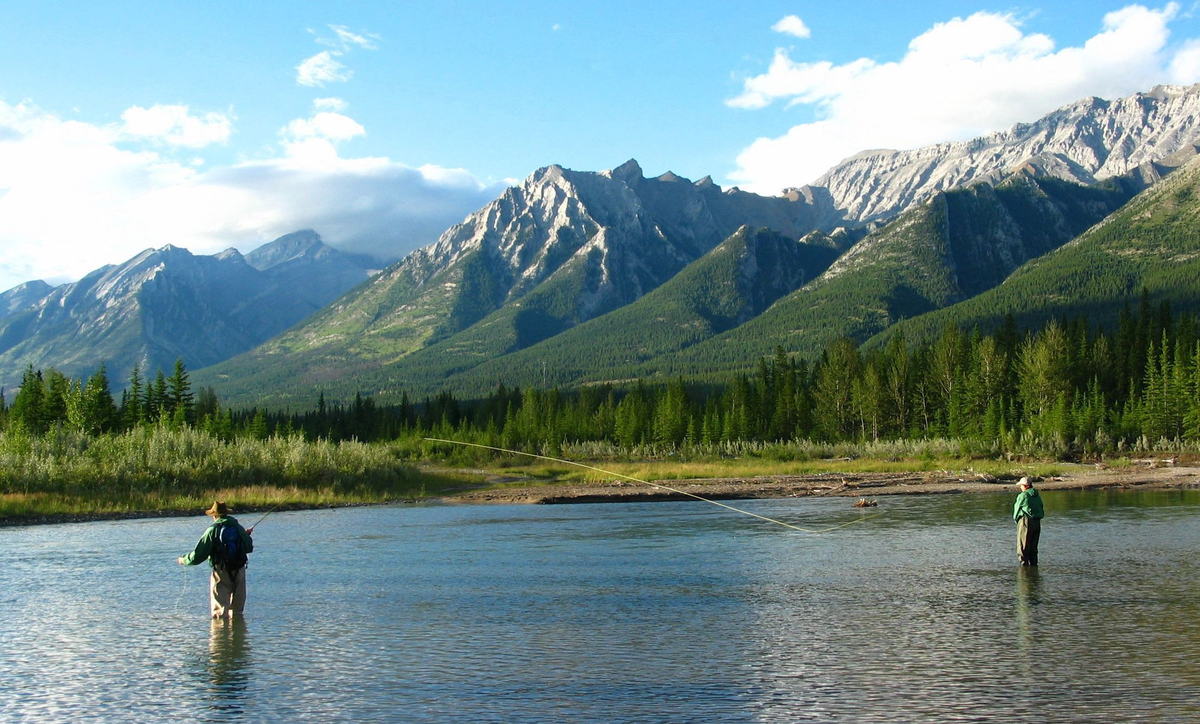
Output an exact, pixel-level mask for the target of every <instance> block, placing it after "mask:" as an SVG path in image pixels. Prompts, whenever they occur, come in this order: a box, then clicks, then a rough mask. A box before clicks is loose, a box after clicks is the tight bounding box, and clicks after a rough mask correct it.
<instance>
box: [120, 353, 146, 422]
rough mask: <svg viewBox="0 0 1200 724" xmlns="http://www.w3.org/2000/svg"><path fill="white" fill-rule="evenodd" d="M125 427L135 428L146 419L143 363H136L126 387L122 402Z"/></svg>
mask: <svg viewBox="0 0 1200 724" xmlns="http://www.w3.org/2000/svg"><path fill="white" fill-rule="evenodd" d="M122 408H123V410H122V417H123V418H124V422H125V427H127V428H130V429H132V428H134V427H137V426H138V425H140V424H142V423H143V422H145V421H146V408H145V400H144V393H143V391H142V365H141V364H140V363H135V364H134V365H133V371H132V372H130V373H129V387H127V388H126V389H125V397H124V402H123V404H122Z"/></svg>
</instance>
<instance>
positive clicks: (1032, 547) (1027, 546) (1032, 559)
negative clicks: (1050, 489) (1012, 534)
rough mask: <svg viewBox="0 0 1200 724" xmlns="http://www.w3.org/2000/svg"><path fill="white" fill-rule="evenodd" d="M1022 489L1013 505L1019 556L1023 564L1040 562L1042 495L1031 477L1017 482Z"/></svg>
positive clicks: (1034, 564)
mask: <svg viewBox="0 0 1200 724" xmlns="http://www.w3.org/2000/svg"><path fill="white" fill-rule="evenodd" d="M1017 488H1018V489H1019V490H1020V491H1021V492H1020V493H1018V494H1017V502H1016V503H1015V504H1014V505H1013V520H1015V521H1017V558H1019V559H1020V561H1021V565H1023V566H1036V565H1037V564H1038V539H1039V538H1041V537H1042V517H1043V516H1044V515H1045V510H1044V509H1043V508H1042V496H1040V495H1038V491H1036V490H1034V488H1033V484H1032V483H1030V482H1029V478H1021V480H1020V481H1019V482H1017Z"/></svg>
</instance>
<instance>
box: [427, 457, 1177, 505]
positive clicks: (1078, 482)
mask: <svg viewBox="0 0 1200 724" xmlns="http://www.w3.org/2000/svg"><path fill="white" fill-rule="evenodd" d="M1033 480H1034V481H1035V484H1036V486H1037V487H1038V488H1040V489H1042V490H1086V489H1096V488H1125V489H1142V490H1167V489H1181V488H1200V467H1175V466H1168V467H1149V466H1135V467H1126V468H1120V469H1117V470H1084V469H1081V470H1080V472H1078V473H1072V474H1069V475H1063V476H1061V477H1052V478H1045V479H1041V478H1036V477H1035V478H1033ZM519 482H520V481H519V480H516V479H513V478H503V477H500V476H494V477H492V478H491V479H489V480H488V483H489V484H491V485H499V484H504V485H505V486H506V487H502V488H490V489H480V490H473V491H465V492H463V493H460V494H457V495H454V496H451V497H447V498H445V499H444V500H446V501H447V502H453V503H501V504H503V503H508V504H512V503H530V504H546V505H549V504H555V503H619V502H632V501H652V500H686V499H688V498H689V496H688V495H686V494H687V493H690V494H692V495H698V496H701V497H705V498H712V499H714V500H739V499H743V500H744V499H750V498H795V497H804V496H821V495H830V496H842V497H847V498H874V497H877V496H883V495H918V494H949V493H986V492H1008V493H1011V492H1013V491H1014V487H1013V484H1014V481H1012V480H1000V479H997V478H993V477H991V476H986V475H981V474H974V473H962V472H957V473H956V472H946V471H937V472H929V473H854V474H844V475H843V474H838V473H820V474H816V475H769V476H763V477H751V478H705V479H698V480H666V481H654V483H653V484H642V483H635V482H628V481H624V480H613V481H611V482H607V483H594V484H588V485H570V484H562V485H558V484H554V485H535V484H530V485H528V486H520V485H519ZM515 484H516V485H515ZM655 486H665V487H655ZM666 488H673V489H674V490H668V489H666ZM675 491H681V492H675Z"/></svg>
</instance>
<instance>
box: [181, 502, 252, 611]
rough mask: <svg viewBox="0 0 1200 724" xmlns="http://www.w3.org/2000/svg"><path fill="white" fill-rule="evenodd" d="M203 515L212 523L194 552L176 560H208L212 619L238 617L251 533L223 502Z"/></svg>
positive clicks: (243, 597) (191, 563)
mask: <svg viewBox="0 0 1200 724" xmlns="http://www.w3.org/2000/svg"><path fill="white" fill-rule="evenodd" d="M204 512H205V514H206V515H210V516H212V519H213V523H212V525H210V526H209V527H208V529H207V530H205V531H204V534H203V535H201V536H200V542H198V543H197V544H196V549H195V550H193V551H192V552H191V553H188V554H187V555H186V556H180V557H179V564H180V565H181V566H196V565H199V564H201V563H203V562H204V561H205V560H207V561H208V562H209V563H210V564H211V565H212V579H211V580H210V581H209V586H208V592H209V600H210V603H211V604H212V615H213V618H233V617H234V616H235V615H236V616H241V615H242V610H243V609H244V608H245V606H246V554H248V553H250V552H251V551H253V550H254V540H253V539H252V538H251V537H250V531H247V530H246V529H245V528H243V527H242V526H241V524H240V523H238V522H237V519H236V518H234V517H232V516H230V515H229V506H228V505H226V504H225V503H224V502H223V501H220V500H218V501H215V502H214V503H213V505H212V507H211V508H209V509H208V510H206V511H204ZM251 530H253V529H251ZM231 549H232V550H231Z"/></svg>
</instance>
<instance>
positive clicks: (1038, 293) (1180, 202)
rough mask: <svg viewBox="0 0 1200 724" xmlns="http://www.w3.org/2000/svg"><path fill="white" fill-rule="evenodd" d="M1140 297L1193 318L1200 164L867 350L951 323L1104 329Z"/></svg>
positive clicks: (1198, 272) (1199, 267)
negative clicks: (1074, 320) (1064, 323)
mask: <svg viewBox="0 0 1200 724" xmlns="http://www.w3.org/2000/svg"><path fill="white" fill-rule="evenodd" d="M1143 290H1145V291H1147V292H1148V293H1149V301H1150V303H1151V305H1153V306H1155V307H1157V306H1158V305H1160V304H1161V303H1162V302H1168V303H1169V304H1170V305H1171V307H1172V308H1173V309H1174V310H1175V311H1177V312H1178V311H1185V310H1193V311H1196V310H1200V158H1197V159H1195V160H1193V161H1191V162H1189V163H1188V164H1187V165H1186V166H1184V167H1183V168H1181V169H1179V170H1178V171H1176V172H1175V173H1173V174H1171V175H1170V176H1169V177H1167V178H1166V179H1165V180H1163V181H1162V182H1160V183H1159V184H1157V185H1155V186H1152V187H1151V188H1149V189H1147V190H1146V191H1143V192H1142V193H1141V194H1139V195H1138V196H1137V197H1136V198H1134V199H1133V200H1132V201H1130V202H1129V203H1128V204H1126V205H1125V206H1124V207H1123V208H1121V209H1120V210H1119V211H1117V212H1116V213H1114V214H1113V215H1112V216H1110V217H1109V218H1107V219H1105V220H1104V222H1103V223H1101V224H1098V225H1096V226H1095V227H1094V228H1092V229H1089V230H1088V231H1087V233H1085V234H1083V235H1081V236H1080V237H1079V238H1077V239H1075V240H1074V241H1072V242H1071V243H1069V244H1067V245H1065V246H1063V247H1062V248H1060V249H1058V250H1057V251H1055V252H1053V253H1050V254H1047V255H1045V256H1043V257H1041V258H1038V259H1034V260H1033V261H1030V262H1029V263H1028V264H1025V265H1024V266H1022V267H1021V268H1020V269H1018V270H1016V271H1015V272H1014V273H1013V274H1012V275H1011V276H1010V277H1009V278H1008V279H1007V280H1006V281H1005V282H1004V283H1003V284H1001V285H1000V286H998V287H996V288H995V289H992V290H990V291H988V292H986V293H984V294H981V295H979V296H978V297H975V298H973V299H969V300H966V301H963V302H961V303H959V304H955V305H953V306H950V307H947V308H946V309H943V310H939V311H937V312H934V313H931V314H927V315H924V316H922V317H919V318H915V319H911V320H908V321H906V322H903V323H901V324H899V325H896V327H894V328H893V329H891V330H888V331H887V332H886V333H885V334H883V335H880V337H879V338H878V339H876V340H873V343H883V341H885V340H886V339H887V338H888V337H890V335H891V334H893V333H898V332H903V334H904V335H905V337H906V338H907V339H909V340H910V341H915V340H918V339H924V338H929V337H931V336H932V335H935V334H937V333H939V332H940V330H941V329H942V328H943V327H944V326H945V325H946V324H948V323H951V322H953V323H955V324H957V325H960V326H962V327H966V328H970V327H976V326H978V327H980V328H981V329H983V330H990V329H995V328H997V327H999V326H1000V325H1001V324H1003V323H1004V320H1005V317H1006V316H1007V315H1010V314H1011V315H1013V317H1014V319H1015V321H1016V322H1017V324H1018V325H1019V326H1022V327H1031V328H1037V327H1040V326H1041V325H1042V324H1043V323H1044V322H1046V321H1048V320H1050V319H1053V318H1061V317H1067V318H1070V317H1076V316H1085V317H1086V318H1087V319H1088V320H1089V321H1090V322H1092V323H1093V324H1101V325H1107V326H1110V327H1111V326H1112V325H1113V324H1114V323H1115V322H1116V321H1117V318H1118V316H1119V315H1120V313H1121V311H1122V310H1123V309H1125V308H1126V307H1127V306H1129V307H1133V308H1137V307H1138V306H1139V304H1140V297H1141V295H1142V292H1143Z"/></svg>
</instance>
